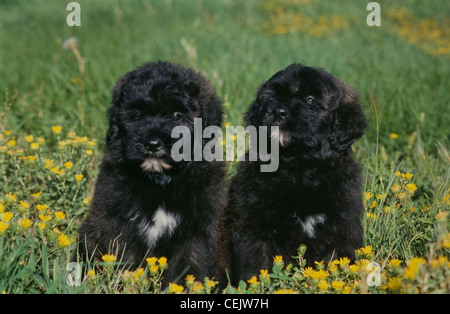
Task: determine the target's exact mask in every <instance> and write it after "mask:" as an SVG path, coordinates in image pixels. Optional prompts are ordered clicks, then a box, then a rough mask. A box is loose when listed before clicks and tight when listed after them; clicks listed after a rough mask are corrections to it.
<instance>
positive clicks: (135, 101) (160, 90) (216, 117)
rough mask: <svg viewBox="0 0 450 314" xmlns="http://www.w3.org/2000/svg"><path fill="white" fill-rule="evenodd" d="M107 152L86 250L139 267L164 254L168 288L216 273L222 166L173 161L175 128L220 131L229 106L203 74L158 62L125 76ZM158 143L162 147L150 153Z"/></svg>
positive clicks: (117, 91)
mask: <svg viewBox="0 0 450 314" xmlns="http://www.w3.org/2000/svg"><path fill="white" fill-rule="evenodd" d="M112 94H113V95H112V96H113V97H112V98H113V99H112V107H111V108H110V110H109V129H108V132H107V135H106V153H105V156H104V159H103V161H102V163H101V165H100V173H99V175H98V178H97V182H96V185H95V193H94V197H93V200H92V207H91V209H90V213H89V215H88V217H87V218H86V220H85V221H84V223H83V224H82V226H81V228H80V230H79V237H80V241H79V246H80V247H79V252H80V254H82V255H83V256H84V257H85V258H91V257H94V258H96V259H100V258H101V256H102V255H103V254H106V253H108V252H112V253H114V254H117V256H118V258H121V260H122V261H125V262H127V263H128V264H129V265H130V266H131V267H132V268H136V267H138V266H139V265H140V264H141V263H142V262H143V261H144V260H145V258H146V257H147V256H156V257H161V256H165V257H166V258H167V259H168V261H169V268H168V269H167V270H166V271H165V273H164V283H165V284H167V283H168V282H175V281H176V280H177V278H179V277H180V276H182V275H183V272H185V271H187V272H188V273H190V274H194V275H195V276H196V277H198V278H203V277H205V276H213V275H214V273H215V269H216V267H215V258H214V257H215V255H216V239H217V236H216V233H217V221H218V217H219V215H220V214H221V212H222V208H223V206H224V202H225V196H226V195H225V193H224V190H223V179H224V167H223V164H222V163H220V162H206V161H196V162H189V161H180V162H175V161H174V160H173V159H172V158H171V156H170V149H171V146H172V145H173V143H174V142H175V141H177V140H178V139H172V138H171V131H172V129H173V128H174V127H175V126H178V125H184V126H187V127H188V128H189V129H190V130H191V131H193V122H194V118H202V121H203V127H206V126H208V125H217V126H220V125H221V123H222V115H223V110H222V101H221V100H220V99H219V98H218V97H217V96H216V93H215V91H214V90H213V88H212V87H211V85H210V84H209V83H208V82H207V80H206V79H205V77H203V76H202V75H201V74H199V73H197V72H195V71H193V70H191V69H188V68H185V67H183V66H181V65H173V64H170V63H166V62H158V63H152V64H147V65H144V66H142V67H140V68H138V69H136V70H134V71H131V72H129V73H127V74H126V75H124V76H123V77H122V78H120V79H119V80H118V82H117V84H116V86H115V87H114V88H113V92H112ZM152 141H154V143H158V145H160V147H159V149H158V150H156V149H153V151H152V148H151V145H153V144H151V143H152Z"/></svg>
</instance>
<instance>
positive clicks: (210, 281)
mask: <svg viewBox="0 0 450 314" xmlns="http://www.w3.org/2000/svg"><path fill="white" fill-rule="evenodd" d="M218 283H219V282H218V281H213V280H211V279H208V280H207V281H206V284H207V285H208V287H211V288H214V287H215V286H216V285H217V284H218Z"/></svg>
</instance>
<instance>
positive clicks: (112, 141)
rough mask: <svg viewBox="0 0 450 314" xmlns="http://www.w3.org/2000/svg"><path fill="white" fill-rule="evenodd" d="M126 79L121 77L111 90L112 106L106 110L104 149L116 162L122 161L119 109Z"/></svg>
mask: <svg viewBox="0 0 450 314" xmlns="http://www.w3.org/2000/svg"><path fill="white" fill-rule="evenodd" d="M127 81H128V80H127V77H126V76H124V77H121V78H120V79H119V80H118V81H117V83H116V85H115V86H114V87H113V88H112V89H111V92H112V106H111V108H109V110H108V122H109V127H108V131H107V132H106V138H105V142H106V149H107V151H108V153H109V155H110V156H111V158H112V159H113V160H115V161H117V162H120V161H121V160H122V141H121V135H120V116H119V112H120V108H121V104H122V101H123V86H124V85H125V83H126V82H127Z"/></svg>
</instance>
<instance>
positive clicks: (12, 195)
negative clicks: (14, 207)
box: [5, 192, 17, 202]
mask: <svg viewBox="0 0 450 314" xmlns="http://www.w3.org/2000/svg"><path fill="white" fill-rule="evenodd" d="M5 196H6V198H7V199H8V200H9V201H11V202H17V197H16V195H15V194H12V193H11V192H9V193H8V194H6V195H5Z"/></svg>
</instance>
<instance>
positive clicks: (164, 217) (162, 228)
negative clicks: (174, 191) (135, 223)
mask: <svg viewBox="0 0 450 314" xmlns="http://www.w3.org/2000/svg"><path fill="white" fill-rule="evenodd" d="M179 222H180V217H179V216H178V215H176V214H173V213H170V212H167V211H166V209H165V208H164V207H163V206H160V207H158V209H157V210H156V212H155V213H154V214H153V217H152V220H151V221H148V220H147V219H143V220H142V221H141V223H140V224H139V230H140V232H141V234H142V235H143V236H144V239H145V242H146V244H147V245H148V247H149V249H152V248H153V247H154V246H155V245H156V242H157V241H158V240H159V239H160V238H161V237H162V236H164V235H168V236H171V235H172V234H173V232H174V231H175V229H176V227H177V226H178V224H179Z"/></svg>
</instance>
